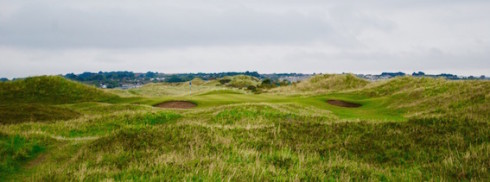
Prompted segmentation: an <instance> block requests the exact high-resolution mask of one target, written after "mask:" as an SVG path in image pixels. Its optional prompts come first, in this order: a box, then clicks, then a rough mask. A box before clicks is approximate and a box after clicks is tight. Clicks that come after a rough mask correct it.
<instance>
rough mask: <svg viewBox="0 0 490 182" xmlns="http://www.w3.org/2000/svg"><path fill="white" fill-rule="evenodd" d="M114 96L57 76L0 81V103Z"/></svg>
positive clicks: (64, 100) (63, 102) (98, 99)
mask: <svg viewBox="0 0 490 182" xmlns="http://www.w3.org/2000/svg"><path fill="white" fill-rule="evenodd" d="M113 97H115V96H114V95H112V94H109V93H105V92H104V91H102V90H99V89H97V88H95V87H92V86H88V85H84V84H81V83H76V82H74V81H70V80H67V79H65V78H62V77H59V76H39V77H29V78H26V79H22V80H16V81H12V82H2V83H0V103H44V104H65V103H76V102H86V101H102V100H107V99H110V98H113Z"/></svg>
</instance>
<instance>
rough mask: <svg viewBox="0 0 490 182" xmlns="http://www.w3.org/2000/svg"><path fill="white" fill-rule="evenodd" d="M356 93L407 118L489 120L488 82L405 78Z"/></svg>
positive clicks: (489, 85)
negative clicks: (382, 101) (377, 100)
mask: <svg viewBox="0 0 490 182" xmlns="http://www.w3.org/2000/svg"><path fill="white" fill-rule="evenodd" d="M357 93H358V94H360V95H365V96H367V97H387V100H386V103H387V105H388V106H389V107H393V108H398V109H404V110H406V111H407V112H408V115H409V116H417V115H424V116H429V115H430V116H431V117H434V116H435V117H440V116H448V117H452V118H454V117H464V118H467V119H473V120H489V118H490V114H489V112H488V111H489V110H490V102H489V101H488V98H489V96H490V81H451V80H445V79H442V78H441V79H434V78H416V77H411V76H407V77H399V78H394V79H390V80H387V81H383V82H378V83H373V84H372V85H370V86H369V87H368V88H366V89H363V90H360V91H358V92H357Z"/></svg>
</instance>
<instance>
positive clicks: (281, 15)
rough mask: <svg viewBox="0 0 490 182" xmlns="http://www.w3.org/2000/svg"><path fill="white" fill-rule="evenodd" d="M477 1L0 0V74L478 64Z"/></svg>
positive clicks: (482, 62)
mask: <svg viewBox="0 0 490 182" xmlns="http://www.w3.org/2000/svg"><path fill="white" fill-rule="evenodd" d="M488 12H490V1H488V0H467V1H462V0H368V1H354V0H338V1H325V0H266V1H264V0H247V1H243V0H241V1H239V0H210V1H202V0H179V1H174V0H142V1H134V0H103V1H101V0H84V1H81V0H80V1H79V0H73V1H66V0H16V1H10V0H0V55H1V57H0V77H2V76H7V77H12V76H26V75H31V74H43V73H44V74H56V73H66V72H81V71H98V70H106V71H110V70H133V71H147V70H153V71H161V72H191V71H194V72H197V71H204V72H207V71H211V72H212V71H245V70H258V71H262V72H364V73H365V72H370V71H373V72H379V71H398V70H400V71H411V70H413V71H418V70H422V71H424V70H431V71H439V72H450V71H454V72H455V73H459V74H473V73H475V74H486V75H489V74H490V65H489V64H490V62H489V61H488V60H490V54H489V51H488V50H490V35H489V34H488V32H490V16H488ZM155 69H157V70H155Z"/></svg>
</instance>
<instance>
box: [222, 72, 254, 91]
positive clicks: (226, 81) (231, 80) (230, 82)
mask: <svg viewBox="0 0 490 182" xmlns="http://www.w3.org/2000/svg"><path fill="white" fill-rule="evenodd" d="M218 81H219V83H220V84H221V85H224V86H228V87H233V88H240V89H242V88H247V87H249V86H254V87H257V86H258V85H259V84H260V79H258V78H256V77H252V76H247V75H237V76H226V77H223V78H221V79H219V80H218Z"/></svg>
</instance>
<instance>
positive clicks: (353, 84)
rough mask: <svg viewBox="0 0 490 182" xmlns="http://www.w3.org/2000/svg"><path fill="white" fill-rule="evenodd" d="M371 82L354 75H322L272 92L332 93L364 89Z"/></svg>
mask: <svg viewBox="0 0 490 182" xmlns="http://www.w3.org/2000/svg"><path fill="white" fill-rule="evenodd" d="M368 84H369V81H367V80H364V79H361V78H358V77H356V76H355V75H353V74H341V75H339V74H322V75H316V76H313V77H311V78H309V79H306V80H304V81H301V82H300V83H297V84H294V85H291V86H287V87H279V88H276V89H273V90H271V92H273V93H299V92H301V93H312V92H313V93H321V92H331V91H346V90H351V89H358V88H363V87H365V86H366V85H368Z"/></svg>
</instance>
